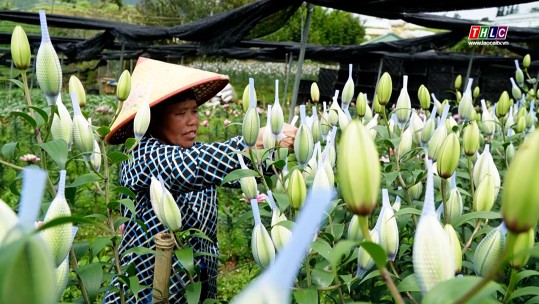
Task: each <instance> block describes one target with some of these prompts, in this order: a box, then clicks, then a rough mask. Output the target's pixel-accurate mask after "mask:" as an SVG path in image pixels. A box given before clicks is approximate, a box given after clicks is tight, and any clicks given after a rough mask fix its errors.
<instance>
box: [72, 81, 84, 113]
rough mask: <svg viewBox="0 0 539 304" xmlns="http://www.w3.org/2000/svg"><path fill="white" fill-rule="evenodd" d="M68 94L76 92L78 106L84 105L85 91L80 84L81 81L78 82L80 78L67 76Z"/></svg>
mask: <svg viewBox="0 0 539 304" xmlns="http://www.w3.org/2000/svg"><path fill="white" fill-rule="evenodd" d="M69 94H77V100H78V102H79V106H80V107H84V106H85V105H86V92H85V91H84V86H83V85H82V82H80V79H78V78H77V76H75V75H71V77H69Z"/></svg>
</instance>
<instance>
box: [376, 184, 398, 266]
mask: <svg viewBox="0 0 539 304" xmlns="http://www.w3.org/2000/svg"><path fill="white" fill-rule="evenodd" d="M382 200H383V206H382V210H380V215H379V217H381V221H380V226H379V232H380V245H381V246H382V248H383V249H384V251H385V252H387V259H388V260H390V261H394V260H395V257H396V256H397V251H398V250H399V227H398V226H397V218H396V217H395V212H394V211H393V208H391V204H390V203H389V194H388V192H387V189H382Z"/></svg>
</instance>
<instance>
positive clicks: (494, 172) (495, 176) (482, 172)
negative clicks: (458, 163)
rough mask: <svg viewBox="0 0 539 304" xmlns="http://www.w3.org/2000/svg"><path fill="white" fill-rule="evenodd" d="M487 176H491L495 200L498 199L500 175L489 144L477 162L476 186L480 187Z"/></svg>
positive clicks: (475, 168) (474, 178)
mask: <svg viewBox="0 0 539 304" xmlns="http://www.w3.org/2000/svg"><path fill="white" fill-rule="evenodd" d="M487 174H490V176H491V177H492V182H493V183H494V199H496V198H497V197H498V193H499V191H500V185H501V180H500V173H499V172H498V168H496V164H495V163H494V159H493V158H492V154H491V153H490V145H488V144H487V145H485V149H484V150H483V153H481V154H480V155H479V156H478V157H477V160H476V161H475V164H474V167H473V175H472V176H473V183H474V185H475V186H476V187H479V183H480V182H481V181H482V180H483V178H484V177H485V176H486V175H487Z"/></svg>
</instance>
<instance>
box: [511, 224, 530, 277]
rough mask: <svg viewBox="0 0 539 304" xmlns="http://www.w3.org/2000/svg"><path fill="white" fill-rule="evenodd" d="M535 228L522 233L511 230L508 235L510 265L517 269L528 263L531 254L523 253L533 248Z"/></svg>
mask: <svg viewBox="0 0 539 304" xmlns="http://www.w3.org/2000/svg"><path fill="white" fill-rule="evenodd" d="M534 236H535V229H534V228H530V229H528V231H525V232H522V233H514V232H509V234H508V235H507V243H506V244H507V246H510V248H509V252H510V255H509V256H510V258H509V265H511V267H513V268H515V269H519V270H520V269H521V268H522V267H524V266H525V265H526V263H528V260H529V259H530V254H529V253H527V254H522V253H523V252H524V251H529V250H530V249H532V248H533V245H534V243H535V240H534Z"/></svg>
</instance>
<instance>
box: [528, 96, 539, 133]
mask: <svg viewBox="0 0 539 304" xmlns="http://www.w3.org/2000/svg"><path fill="white" fill-rule="evenodd" d="M536 121H537V118H536V117H535V111H533V102H532V104H531V105H530V111H529V112H528V114H526V127H527V128H531V127H533V126H535V123H536Z"/></svg>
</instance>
